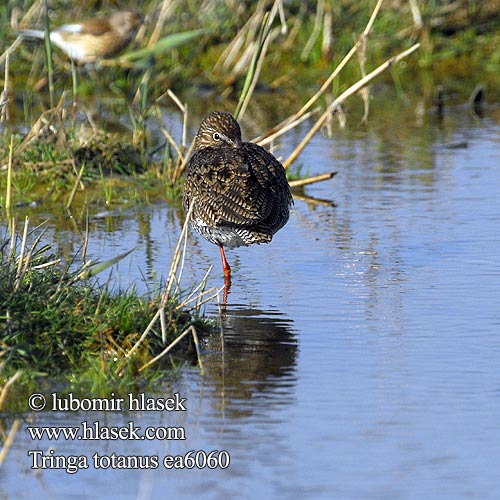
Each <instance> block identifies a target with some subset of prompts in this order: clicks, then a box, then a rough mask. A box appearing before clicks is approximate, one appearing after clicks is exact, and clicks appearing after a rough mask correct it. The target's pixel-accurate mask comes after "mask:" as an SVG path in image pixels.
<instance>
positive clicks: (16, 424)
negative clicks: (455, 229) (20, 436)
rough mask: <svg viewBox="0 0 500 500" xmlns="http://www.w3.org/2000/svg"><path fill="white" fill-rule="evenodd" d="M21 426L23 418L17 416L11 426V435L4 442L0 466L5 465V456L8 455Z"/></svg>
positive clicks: (0, 454) (0, 453)
mask: <svg viewBox="0 0 500 500" xmlns="http://www.w3.org/2000/svg"><path fill="white" fill-rule="evenodd" d="M20 427H21V420H20V419H19V418H16V419H15V420H14V423H13V424H12V427H11V428H10V432H9V435H8V436H7V439H6V440H5V443H4V444H3V448H2V451H0V467H1V466H2V465H3V462H4V460H5V457H6V456H7V452H8V451H9V448H10V447H11V446H12V443H13V442H14V437H15V435H16V434H17V431H18V430H19V428H20Z"/></svg>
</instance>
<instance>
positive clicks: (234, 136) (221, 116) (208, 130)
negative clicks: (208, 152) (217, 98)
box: [194, 111, 241, 151]
mask: <svg viewBox="0 0 500 500" xmlns="http://www.w3.org/2000/svg"><path fill="white" fill-rule="evenodd" d="M240 144H241V129H240V126H239V124H238V122H237V121H236V120H235V119H234V117H233V115H231V114H230V113H226V112H224V111H213V112H212V113H210V114H209V115H207V116H206V117H205V118H204V119H203V121H202V122H201V125H200V128H199V130H198V133H197V134H196V137H195V142H194V149H195V151H198V150H200V149H203V148H207V147H237V146H239V145H240Z"/></svg>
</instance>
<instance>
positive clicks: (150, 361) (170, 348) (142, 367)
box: [139, 325, 203, 374]
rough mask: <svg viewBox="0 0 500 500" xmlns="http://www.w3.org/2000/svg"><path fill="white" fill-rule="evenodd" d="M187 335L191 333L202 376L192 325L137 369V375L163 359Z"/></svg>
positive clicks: (194, 330)
mask: <svg viewBox="0 0 500 500" xmlns="http://www.w3.org/2000/svg"><path fill="white" fill-rule="evenodd" d="M189 333H191V334H192V335H193V339H194V345H195V347H196V354H197V356H198V363H199V365H200V369H201V371H202V374H203V363H202V360H201V353H200V345H199V342H198V336H197V334H196V329H195V327H194V326H193V325H191V326H189V327H188V328H186V329H185V330H184V331H183V332H182V333H181V334H180V335H179V336H178V337H177V338H176V339H175V340H174V341H173V342H171V343H170V345H168V346H167V347H166V348H165V349H163V351H162V352H160V354H158V355H157V356H155V357H154V358H153V359H151V360H149V361H148V362H147V363H145V364H144V365H142V366H141V367H140V368H139V373H140V372H142V371H143V370H145V369H146V368H147V367H148V366H151V365H152V364H154V363H156V362H157V361H158V360H160V359H161V358H163V356H165V355H166V354H168V353H169V352H170V351H171V350H172V348H173V347H175V346H176V345H177V344H178V343H179V342H180V341H181V340H182V339H183V338H184V337H185V336H186V335H188V334H189Z"/></svg>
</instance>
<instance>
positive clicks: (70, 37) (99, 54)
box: [18, 10, 142, 64]
mask: <svg viewBox="0 0 500 500" xmlns="http://www.w3.org/2000/svg"><path fill="white" fill-rule="evenodd" d="M141 23H142V18H141V16H140V15H139V14H137V13H135V12H129V11H124V10H120V11H117V12H115V13H114V14H112V15H111V16H110V17H107V18H104V17H102V18H101V17H96V18H93V19H87V20H86V21H82V22H78V23H73V24H64V25H63V26H59V27H58V28H55V29H54V30H52V31H51V32H50V41H51V42H52V43H53V44H54V45H56V46H57V47H59V48H60V49H61V50H62V51H63V52H64V53H65V54H66V55H67V56H68V57H69V58H70V59H73V60H74V61H76V62H78V63H84V64H86V63H94V62H96V60H97V59H102V58H106V57H111V56H114V55H116V54H117V53H118V52H120V51H121V50H122V49H124V48H125V46H126V45H128V43H129V42H130V41H131V40H132V38H133V36H134V35H135V33H136V31H137V28H138V27H139V26H140V25H141ZM18 34H19V35H21V36H24V37H30V38H40V39H42V40H43V39H44V38H45V32H44V31H42V30H35V29H26V30H20V31H19V32H18Z"/></svg>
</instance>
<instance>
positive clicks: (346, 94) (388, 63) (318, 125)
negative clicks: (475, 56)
mask: <svg viewBox="0 0 500 500" xmlns="http://www.w3.org/2000/svg"><path fill="white" fill-rule="evenodd" d="M419 47H420V43H416V44H415V45H413V46H412V47H410V48H409V49H407V50H405V51H403V52H401V53H399V54H398V55H396V56H394V57H391V58H390V59H388V60H387V61H385V62H384V63H383V64H381V65H380V66H378V67H377V68H375V69H374V70H373V71H371V72H370V73H368V74H367V75H366V76H365V77H364V78H361V80H359V81H358V82H356V83H355V84H353V85H351V86H350V87H349V88H348V89H347V90H346V91H344V92H343V93H342V94H340V95H339V96H338V97H337V98H336V99H335V100H334V101H333V102H332V103H331V104H330V105H329V106H328V108H327V109H326V110H325V112H324V113H323V114H322V115H321V116H320V117H319V119H318V120H317V122H316V123H315V124H314V125H313V127H312V128H311V130H310V131H309V132H308V133H307V135H306V136H305V137H304V139H303V140H302V141H301V143H300V144H299V145H298V146H297V147H296V148H295V150H294V151H293V152H292V154H291V155H290V156H289V157H288V158H287V159H286V160H285V161H284V162H283V166H284V167H285V169H287V168H288V167H289V166H290V165H291V164H292V163H293V162H294V161H295V160H296V159H297V157H298V156H299V154H300V153H301V152H302V150H303V149H304V148H305V147H306V145H307V144H308V143H309V141H310V140H311V138H312V137H313V136H314V134H316V132H317V131H318V130H319V129H320V128H321V126H322V125H323V123H325V121H326V120H327V118H328V116H329V115H330V113H332V112H333V111H335V109H336V108H337V107H338V106H339V105H340V104H341V103H342V102H344V101H345V100H346V99H347V98H348V97H350V96H352V95H353V94H355V93H356V92H358V91H359V90H361V89H362V88H363V87H364V86H365V85H368V83H369V82H371V81H372V80H373V79H374V78H376V77H377V76H378V75H380V74H381V73H383V72H384V71H386V70H387V69H388V68H390V67H391V66H393V65H394V64H396V63H397V62H398V61H400V60H401V59H403V58H405V57H407V56H409V55H410V54H411V53H413V52H415V50H417V49H418V48H419Z"/></svg>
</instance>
